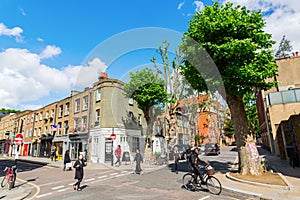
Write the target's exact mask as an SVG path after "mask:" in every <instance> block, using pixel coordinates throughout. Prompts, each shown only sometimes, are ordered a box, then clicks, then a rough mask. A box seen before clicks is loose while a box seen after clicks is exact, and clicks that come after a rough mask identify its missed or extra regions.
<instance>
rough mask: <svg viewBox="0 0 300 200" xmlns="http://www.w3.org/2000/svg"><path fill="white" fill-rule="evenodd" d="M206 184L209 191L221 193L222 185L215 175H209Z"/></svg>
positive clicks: (216, 193)
mask: <svg viewBox="0 0 300 200" xmlns="http://www.w3.org/2000/svg"><path fill="white" fill-rule="evenodd" d="M206 186H207V189H208V190H209V192H210V193H212V194H215V195H219V194H220V193H221V191H222V185H221V183H220V181H219V180H218V179H217V178H216V177H214V176H209V177H208V178H207V179H206Z"/></svg>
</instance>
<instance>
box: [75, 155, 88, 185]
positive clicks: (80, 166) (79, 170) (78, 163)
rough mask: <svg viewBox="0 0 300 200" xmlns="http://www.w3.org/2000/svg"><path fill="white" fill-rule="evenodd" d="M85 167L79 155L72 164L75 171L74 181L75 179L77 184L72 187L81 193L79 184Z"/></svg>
mask: <svg viewBox="0 0 300 200" xmlns="http://www.w3.org/2000/svg"><path fill="white" fill-rule="evenodd" d="M85 166H86V165H85V164H84V162H83V156H82V155H79V156H78V160H76V162H75V163H74V166H73V167H74V168H75V169H76V170H75V177H74V179H77V182H76V183H75V184H74V185H73V189H74V190H77V191H81V187H80V183H81V181H82V179H83V167H85Z"/></svg>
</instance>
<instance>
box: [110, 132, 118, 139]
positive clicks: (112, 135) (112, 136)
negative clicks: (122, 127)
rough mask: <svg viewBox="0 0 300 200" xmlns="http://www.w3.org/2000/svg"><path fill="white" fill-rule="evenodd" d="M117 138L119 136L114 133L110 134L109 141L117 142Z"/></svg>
mask: <svg viewBox="0 0 300 200" xmlns="http://www.w3.org/2000/svg"><path fill="white" fill-rule="evenodd" d="M116 137H117V135H116V134H114V133H112V134H110V136H109V139H111V140H115V139H116Z"/></svg>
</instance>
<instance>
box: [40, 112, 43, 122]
mask: <svg viewBox="0 0 300 200" xmlns="http://www.w3.org/2000/svg"><path fill="white" fill-rule="evenodd" d="M41 120H43V112H41V113H40V121H41Z"/></svg>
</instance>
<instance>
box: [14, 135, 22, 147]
mask: <svg viewBox="0 0 300 200" xmlns="http://www.w3.org/2000/svg"><path fill="white" fill-rule="evenodd" d="M23 141H24V139H23V135H22V133H18V134H17V135H16V137H15V139H14V143H15V145H21V144H22V143H23Z"/></svg>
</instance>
